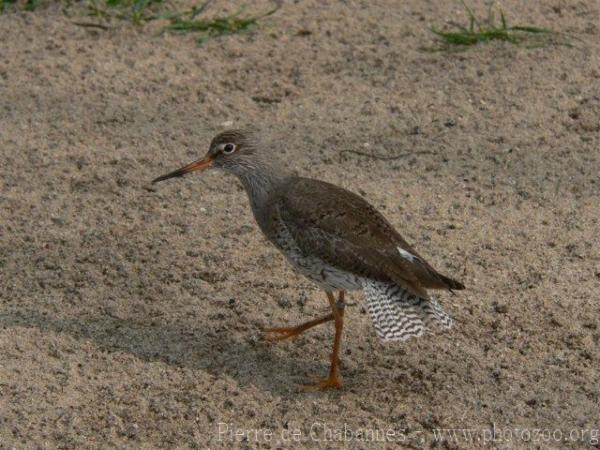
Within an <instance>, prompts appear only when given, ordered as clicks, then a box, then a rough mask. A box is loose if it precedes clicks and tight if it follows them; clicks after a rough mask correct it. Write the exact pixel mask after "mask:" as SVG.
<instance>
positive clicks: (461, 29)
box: [426, 0, 571, 51]
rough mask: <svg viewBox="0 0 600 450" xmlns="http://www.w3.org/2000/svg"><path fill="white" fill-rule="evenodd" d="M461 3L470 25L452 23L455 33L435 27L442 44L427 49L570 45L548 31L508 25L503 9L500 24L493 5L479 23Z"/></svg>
mask: <svg viewBox="0 0 600 450" xmlns="http://www.w3.org/2000/svg"><path fill="white" fill-rule="evenodd" d="M461 3H462V5H463V7H464V8H465V11H466V12H467V15H468V17H469V25H468V26H463V25H459V24H452V25H453V26H454V27H455V28H456V30H453V31H440V30H436V29H435V28H432V29H431V31H432V32H433V33H434V34H435V35H436V36H437V37H438V38H439V40H440V42H441V44H442V45H441V46H438V47H434V48H429V49H426V50H432V51H440V50H449V49H451V48H455V49H458V50H463V49H466V48H468V47H469V46H473V45H477V44H480V43H486V42H489V41H493V40H498V41H507V42H510V43H513V44H524V45H527V46H528V47H540V46H544V45H549V44H554V45H566V46H571V44H570V43H569V42H568V41H567V40H566V39H565V38H564V36H563V35H561V34H559V33H557V32H555V31H552V30H549V29H547V28H540V27H535V26H531V25H513V26H509V25H508V24H507V22H506V17H505V16H504V12H503V11H502V10H500V22H499V23H498V22H497V20H496V18H495V15H494V11H493V4H492V5H490V9H489V11H488V16H487V18H485V19H482V20H480V19H477V17H476V16H475V14H474V13H473V11H472V10H471V9H470V8H469V7H468V6H467V5H466V4H465V2H464V1H462V0H461Z"/></svg>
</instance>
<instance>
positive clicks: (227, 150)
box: [223, 144, 235, 155]
mask: <svg viewBox="0 0 600 450" xmlns="http://www.w3.org/2000/svg"><path fill="white" fill-rule="evenodd" d="M234 151H235V144H225V145H224V146H223V153H227V154H228V155H229V154H231V153H233V152H234Z"/></svg>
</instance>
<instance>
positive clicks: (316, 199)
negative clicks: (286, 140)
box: [153, 130, 464, 388]
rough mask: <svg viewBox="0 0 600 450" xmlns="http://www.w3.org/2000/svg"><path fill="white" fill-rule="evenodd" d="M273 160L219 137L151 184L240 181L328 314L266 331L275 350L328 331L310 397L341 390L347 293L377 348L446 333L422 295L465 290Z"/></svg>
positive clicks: (381, 227)
mask: <svg viewBox="0 0 600 450" xmlns="http://www.w3.org/2000/svg"><path fill="white" fill-rule="evenodd" d="M274 153H275V152H274V151H272V150H271V151H270V148H269V147H265V146H263V145H261V144H260V143H259V140H258V139H256V136H255V135H254V134H253V133H251V132H248V131H242V130H230V131H225V132H222V133H220V134H218V135H217V136H216V137H215V138H214V139H213V140H212V142H211V143H210V147H209V150H208V153H206V155H205V156H204V157H203V158H202V159H199V160H197V161H194V162H192V163H191V164H188V165H187V166H184V167H182V168H181V169H177V170H175V171H173V172H170V173H168V174H166V175H163V176H161V177H158V178H156V179H155V180H154V181H153V183H156V182H158V181H162V180H166V179H168V178H173V177H180V176H183V175H185V174H187V173H190V172H195V171H200V170H205V169H208V168H218V169H222V170H224V171H225V172H228V173H231V174H233V175H235V176H237V177H238V179H239V180H240V182H241V183H242V185H243V186H244V188H245V190H246V193H247V194H248V198H249V199H250V205H251V207H252V212H253V213H254V217H255V219H256V222H257V223H258V226H259V227H260V229H261V230H262V231H263V233H264V234H265V235H266V237H267V238H268V239H269V240H270V241H271V242H272V243H273V244H274V245H275V247H277V248H278V249H279V250H280V251H281V252H282V253H283V254H284V255H285V256H286V257H287V259H288V261H289V262H290V263H291V265H292V267H293V268H294V269H295V270H296V271H298V272H300V273H302V274H303V275H305V276H306V277H308V278H309V279H310V280H312V281H313V282H315V283H316V284H317V285H318V286H319V287H320V288H321V289H323V290H324V291H325V294H326V295H327V299H328V300H329V305H330V307H331V313H329V314H327V315H326V316H324V317H321V318H318V319H314V320H311V321H309V322H306V323H303V324H301V325H298V326H295V327H279V328H268V329H266V330H265V332H266V335H265V337H266V339H267V340H270V341H279V340H283V339H287V338H291V337H294V336H298V335H299V334H301V333H303V332H304V331H306V330H308V329H309V328H312V327H314V326H316V325H319V324H322V323H326V322H329V321H334V323H335V337H334V341H333V352H332V354H331V366H330V369H329V375H328V376H327V378H325V379H323V380H321V381H319V382H318V383H315V384H312V385H307V386H308V387H315V388H339V387H341V386H342V377H341V375H340V370H339V363H340V360H339V353H340V346H341V338H342V328H343V324H344V294H345V292H346V291H352V290H359V289H360V290H362V291H363V293H364V296H365V298H366V304H367V310H368V312H369V314H370V316H371V318H372V320H373V324H374V327H375V332H376V333H377V335H378V336H379V337H380V338H381V339H382V340H384V341H405V340H406V339H408V338H410V337H413V336H421V335H422V334H423V332H424V331H425V330H427V329H432V328H442V329H447V328H450V327H451V326H452V319H451V318H450V316H449V315H447V314H446V313H445V312H444V311H443V310H442V308H441V306H440V305H439V303H438V302H437V301H436V300H435V299H434V298H432V297H431V296H430V295H429V294H428V292H427V289H447V290H450V291H452V290H454V289H464V285H463V284H462V283H460V282H459V281H456V280H453V279H451V278H449V277H446V276H444V275H442V274H440V273H439V272H437V271H436V270H435V269H434V268H433V267H431V265H429V264H428V263H427V262H426V261H425V260H424V259H423V257H422V256H420V255H419V254H418V253H417V252H416V251H415V249H414V248H413V247H411V246H410V245H409V244H408V243H407V242H406V241H405V240H404V239H403V238H402V236H400V234H399V233H398V232H397V231H396V230H395V229H394V227H393V226H392V225H391V224H390V223H389V222H388V221H387V220H386V219H385V218H384V217H383V215H381V214H380V213H379V212H378V211H377V210H376V209H375V208H374V207H373V206H372V205H370V204H369V203H368V202H367V201H365V200H364V199H363V198H362V197H360V196H358V195H356V194H354V193H352V192H350V191H348V190H346V189H343V188H341V187H338V186H335V185H333V184H330V183H326V182H324V181H319V180H315V179H312V178H303V177H298V176H295V175H293V174H292V173H291V172H290V171H289V170H288V169H286V167H285V166H284V165H283V164H281V163H280V162H279V161H278V160H277V158H276V157H275V154H274ZM335 292H338V296H337V298H336V296H335V295H334V293H335Z"/></svg>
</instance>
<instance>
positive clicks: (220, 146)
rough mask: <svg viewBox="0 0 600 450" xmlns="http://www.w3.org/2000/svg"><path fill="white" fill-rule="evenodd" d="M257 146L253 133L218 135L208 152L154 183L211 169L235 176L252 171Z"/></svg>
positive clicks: (224, 133) (155, 180) (228, 132)
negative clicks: (221, 170)
mask: <svg viewBox="0 0 600 450" xmlns="http://www.w3.org/2000/svg"><path fill="white" fill-rule="evenodd" d="M255 150H256V146H255V145H254V141H253V139H252V136H251V133H249V132H247V131H242V130H229V131H224V132H222V133H219V134H217V135H216V136H215V137H214V138H213V140H212V141H211V143H210V146H209V148H208V152H207V153H206V155H204V157H203V158H201V159H198V160H196V161H194V162H192V163H190V164H188V165H186V166H183V167H181V168H180V169H177V170H174V171H173V172H169V173H167V174H165V175H162V176H160V177H158V178H156V179H154V180H152V182H153V183H157V182H159V181H163V180H166V179H168V178H173V177H181V176H183V175H185V174H187V173H190V172H196V171H200V170H205V169H209V168H211V167H214V168H219V169H223V170H225V171H227V172H230V173H233V174H235V175H240V174H241V173H243V172H244V171H247V170H252V167H253V160H254V159H255V158H253V156H254V154H255Z"/></svg>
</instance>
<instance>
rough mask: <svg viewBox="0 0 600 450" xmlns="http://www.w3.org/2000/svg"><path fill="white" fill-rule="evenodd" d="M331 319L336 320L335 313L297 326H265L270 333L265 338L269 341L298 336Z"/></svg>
mask: <svg viewBox="0 0 600 450" xmlns="http://www.w3.org/2000/svg"><path fill="white" fill-rule="evenodd" d="M330 320H334V316H333V314H327V315H326V316H324V317H321V318H319V319H314V320H311V321H309V322H306V323H303V324H301V325H298V326H295V327H289V328H287V327H277V328H265V330H264V331H265V332H266V333H269V334H267V335H265V337H264V338H265V339H266V340H267V341H282V340H284V339H288V338H291V337H295V336H298V335H299V334H302V333H304V332H305V331H306V330H308V329H309V328H312V327H315V326H317V325H321V324H322V323H325V322H329V321H330Z"/></svg>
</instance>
